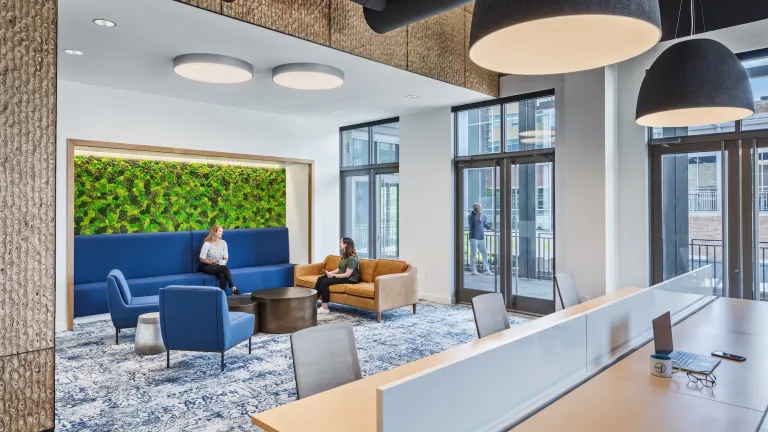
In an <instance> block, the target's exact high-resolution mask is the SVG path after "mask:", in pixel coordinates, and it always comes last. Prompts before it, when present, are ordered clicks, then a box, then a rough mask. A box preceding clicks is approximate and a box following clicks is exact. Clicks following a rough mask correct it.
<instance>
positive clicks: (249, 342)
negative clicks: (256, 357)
mask: <svg viewBox="0 0 768 432" xmlns="http://www.w3.org/2000/svg"><path fill="white" fill-rule="evenodd" d="M250 353H251V338H248V354H250Z"/></svg>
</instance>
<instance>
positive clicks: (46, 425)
mask: <svg viewBox="0 0 768 432" xmlns="http://www.w3.org/2000/svg"><path fill="white" fill-rule="evenodd" d="M3 1H4V0H3ZM14 1H16V0H14ZM17 1H32V0H17ZM0 4H3V3H2V1H0ZM53 359H54V354H53V348H50V349H45V350H40V351H32V352H28V353H24V354H16V355H10V356H6V357H0V431H20V432H21V431H30V432H37V431H41V430H46V429H51V428H53V425H54V413H53V410H54V391H53V383H54V373H55V372H54V365H53Z"/></svg>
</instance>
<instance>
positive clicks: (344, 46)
mask: <svg viewBox="0 0 768 432" xmlns="http://www.w3.org/2000/svg"><path fill="white" fill-rule="evenodd" d="M331 46H332V47H333V48H336V49H339V50H341V51H344V52H348V53H352V54H355V55H359V56H360V57H365V58H367V59H371V60H375V61H377V62H381V63H385V64H388V65H391V66H394V67H397V68H400V69H407V68H408V30H407V29H406V28H405V27H403V28H400V29H397V30H393V31H391V32H389V33H386V34H383V35H380V34H378V33H376V32H374V31H373V30H371V29H370V27H368V24H367V23H366V22H365V17H363V7H362V6H360V5H357V4H355V3H354V2H352V1H350V0H331Z"/></svg>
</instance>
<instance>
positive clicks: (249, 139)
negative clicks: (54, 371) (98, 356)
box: [56, 80, 339, 329]
mask: <svg viewBox="0 0 768 432" xmlns="http://www.w3.org/2000/svg"><path fill="white" fill-rule="evenodd" d="M57 97H58V118H57V122H58V124H57V183H56V250H57V254H56V294H57V295H56V307H57V310H58V311H59V313H57V314H56V316H57V329H61V328H64V326H63V323H64V322H65V319H66V313H65V312H64V311H66V260H67V255H66V254H67V253H68V251H67V250H66V225H65V224H66V184H67V182H66V143H67V139H70V138H74V139H85V140H95V141H111V142H120V143H128V144H143V145H152V146H163V147H178V148H188V149H197V150H216V151H223V152H234V153H246V154H256V155H263V156H280V157H286V158H300V159H310V160H314V161H315V168H314V170H315V172H314V179H315V183H314V188H315V199H314V206H315V209H314V210H315V211H314V214H315V226H314V248H313V249H314V251H313V252H314V256H315V258H316V259H319V258H320V257H324V256H325V255H327V254H329V253H334V252H335V250H336V246H337V242H338V238H339V223H338V221H339V194H338V190H339V189H338V188H339V156H338V151H339V149H338V145H339V144H338V143H339V141H338V128H337V127H336V126H335V125H333V124H329V123H317V122H313V121H311V119H302V118H297V117H288V116H280V115H274V114H269V113H261V112H255V111H248V110H241V109H235V108H229V107H224V106H218V105H211V104H204V103H199V102H190V101H186V100H181V99H173V98H167V97H161V96H154V95H148V94H142V93H135V92H130V91H123V90H115V89H111V88H106V87H98V86H90V85H85V84H79V83H74V82H69V81H62V80H59V81H58V95H57ZM291 235H294V233H291Z"/></svg>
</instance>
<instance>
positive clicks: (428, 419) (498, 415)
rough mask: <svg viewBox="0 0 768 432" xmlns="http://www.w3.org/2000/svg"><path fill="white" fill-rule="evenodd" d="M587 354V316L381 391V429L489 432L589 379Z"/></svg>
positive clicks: (388, 431)
mask: <svg viewBox="0 0 768 432" xmlns="http://www.w3.org/2000/svg"><path fill="white" fill-rule="evenodd" d="M490 337H491V338H492V337H493V336H490ZM585 350H586V320H585V317H584V316H583V315H581V316H577V317H574V318H572V319H569V320H567V321H564V322H562V323H559V324H557V325H555V326H553V327H550V328H546V329H543V330H541V331H539V332H536V333H533V334H530V335H527V336H524V337H522V338H520V339H517V340H513V341H509V342H506V343H504V344H502V345H500V346H498V347H495V348H493V349H488V350H486V351H484V352H481V353H478V354H477V355H474V356H471V357H468V358H465V359H462V360H459V361H457V362H456V363H453V364H450V365H445V366H442V367H440V368H437V369H433V370H428V371H425V372H423V373H421V374H419V375H416V376H411V377H409V378H407V379H405V380H401V381H398V382H395V383H392V384H390V385H387V386H384V387H380V388H378V389H377V402H378V410H377V412H378V414H377V415H378V430H379V432H409V431H413V432H423V431H441V432H447V431H468V432H476V431H483V430H487V429H489V428H491V427H492V426H493V425H495V424H497V423H498V422H500V421H502V420H503V419H505V418H508V417H509V415H510V413H512V412H516V411H518V410H520V409H522V408H523V407H525V406H526V405H528V404H530V403H531V402H532V401H534V400H536V399H538V398H540V397H542V396H543V395H545V394H547V393H549V392H551V391H552V390H554V389H555V388H557V387H558V386H560V385H562V383H563V382H567V381H569V380H573V379H574V378H576V377H579V376H581V375H583V374H584V372H585V369H586V361H585V356H584V353H585Z"/></svg>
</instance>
